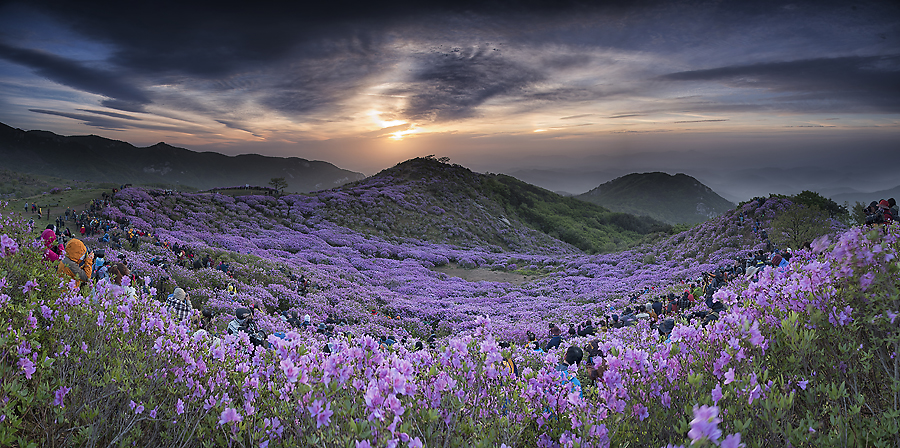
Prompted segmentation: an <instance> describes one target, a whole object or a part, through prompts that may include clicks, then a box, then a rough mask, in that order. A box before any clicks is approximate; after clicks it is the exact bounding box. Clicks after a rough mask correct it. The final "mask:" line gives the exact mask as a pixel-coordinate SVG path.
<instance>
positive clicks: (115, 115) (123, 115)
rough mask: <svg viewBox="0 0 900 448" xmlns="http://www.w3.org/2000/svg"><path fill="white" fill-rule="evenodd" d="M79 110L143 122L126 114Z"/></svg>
mask: <svg viewBox="0 0 900 448" xmlns="http://www.w3.org/2000/svg"><path fill="white" fill-rule="evenodd" d="M78 110H80V111H82V112H90V113H92V114H97V115H106V116H107V117H113V118H122V119H125V120H135V121H140V120H141V119H140V118H138V117H132V116H131V115H125V114H120V113H116V112H107V111H105V110H94V109H78ZM32 112H33V111H32Z"/></svg>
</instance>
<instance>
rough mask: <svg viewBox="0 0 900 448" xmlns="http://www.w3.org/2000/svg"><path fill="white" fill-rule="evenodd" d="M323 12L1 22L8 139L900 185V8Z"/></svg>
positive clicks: (592, 175) (106, 9) (4, 18)
mask: <svg viewBox="0 0 900 448" xmlns="http://www.w3.org/2000/svg"><path fill="white" fill-rule="evenodd" d="M131 3H134V4H131ZM279 3H280V2H279ZM316 3H321V4H315V5H310V4H308V2H295V4H294V5H293V6H288V7H285V6H281V5H278V6H275V5H272V6H266V5H261V4H257V3H253V2H243V3H235V4H229V3H228V2H222V3H218V4H216V5H215V6H206V5H209V4H208V3H206V4H205V5H201V4H192V3H191V2H172V3H168V2H158V1H154V2H90V1H87V2H71V1H43V0H28V1H25V2H16V1H12V2H10V1H7V2H2V3H0V122H3V123H5V124H8V125H10V126H13V127H17V128H20V129H25V130H32V129H41V130H49V131H52V132H55V133H57V134H61V135H84V134H96V135H101V136H104V137H108V138H113V139H117V140H123V141H127V142H129V143H132V144H135V145H137V146H149V145H152V144H155V143H157V142H160V141H163V142H166V143H168V144H171V145H174V146H181V147H186V148H189V149H192V150H198V151H216V152H221V153H225V154H230V155H235V154H245V153H258V154H265V155H273V156H286V157H288V156H291V157H302V158H306V159H310V160H324V161H327V162H331V163H333V164H335V165H337V166H339V167H341V168H345V169H350V170H354V171H358V172H362V173H364V174H367V175H371V174H374V173H376V172H378V171H380V170H382V169H385V168H389V167H391V166H393V165H395V164H397V163H399V162H401V161H403V160H406V159H409V158H412V157H417V156H424V155H429V154H434V155H436V156H438V157H449V158H450V159H451V162H453V163H458V164H461V165H463V166H466V167H468V168H470V169H472V170H474V171H478V172H493V173H509V174H514V175H516V176H518V177H520V178H522V179H523V180H526V181H529V182H532V183H535V184H537V185H541V186H543V187H545V188H549V189H552V190H557V191H568V192H571V193H582V192H584V191H587V190H589V189H590V188H593V187H595V186H597V185H599V183H602V182H605V181H607V180H610V179H612V178H613V177H616V176H619V175H624V174H627V173H630V172H635V171H636V172H647V171H664V172H669V173H672V174H674V173H676V172H684V173H687V174H690V175H693V176H695V177H697V178H698V179H700V180H701V181H703V182H704V183H706V184H707V185H709V186H711V187H713V189H714V190H716V191H717V192H719V193H720V194H722V195H723V196H725V197H726V198H727V199H730V200H735V201H736V200H742V199H747V198H749V197H752V196H754V195H759V194H767V193H772V192H775V193H796V192H799V191H800V190H801V189H807V188H809V189H814V190H816V191H820V192H824V193H823V194H837V193H842V192H848V191H851V190H857V191H875V190H881V189H887V188H891V187H895V186H897V185H900V176H898V173H900V3H897V2H854V1H844V2H829V1H814V2H729V1H683V2H679V1H666V2H642V1H622V2H578V1H548V2H544V1H541V0H531V1H525V2H513V1H455V2H388V3H378V2H369V3H365V4H356V3H348V2H316Z"/></svg>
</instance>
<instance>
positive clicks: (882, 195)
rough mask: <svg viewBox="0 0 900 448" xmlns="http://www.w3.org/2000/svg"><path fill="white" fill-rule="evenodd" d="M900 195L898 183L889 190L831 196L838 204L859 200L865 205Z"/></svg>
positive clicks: (851, 203)
mask: <svg viewBox="0 0 900 448" xmlns="http://www.w3.org/2000/svg"><path fill="white" fill-rule="evenodd" d="M897 197H900V185H897V186H896V187H894V188H889V189H887V190H879V191H873V192H871V193H865V192H857V193H842V194H835V195H832V196H831V199H832V200H834V201H835V202H837V203H838V204H843V203H844V202H846V203H848V204H849V205H851V206H852V205H853V204H855V203H857V202H859V203H861V204H865V205H869V203H870V202H872V201H878V200H881V199H887V198H897Z"/></svg>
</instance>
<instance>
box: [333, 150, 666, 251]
mask: <svg viewBox="0 0 900 448" xmlns="http://www.w3.org/2000/svg"><path fill="white" fill-rule="evenodd" d="M318 199H319V201H321V203H322V204H323V205H324V207H323V208H322V210H321V211H322V213H323V214H324V215H323V216H326V217H327V218H328V219H330V220H331V221H333V222H335V223H337V224H339V225H342V226H346V227H349V228H352V229H354V230H358V231H364V232H375V233H379V234H382V235H396V236H401V237H406V238H416V239H421V240H427V241H431V242H440V243H449V244H455V245H460V246H463V247H476V246H483V247H494V248H495V250H501V249H502V250H517V251H528V252H530V251H534V250H543V251H547V250H551V251H558V250H563V251H565V252H568V251H571V247H569V248H567V249H566V248H560V247H559V246H560V244H559V242H560V241H562V242H565V243H567V244H568V245H571V246H575V247H576V248H578V249H580V250H582V251H585V252H587V253H599V252H612V251H615V250H621V249H624V248H626V247H629V246H631V245H633V244H635V243H637V242H639V241H642V240H644V239H645V238H648V237H652V236H653V235H656V234H659V233H660V232H663V233H665V232H669V231H671V227H670V226H668V225H666V224H664V223H661V222H658V221H654V220H647V219H639V218H637V217H635V216H632V215H628V214H625V213H616V212H611V211H609V210H607V209H605V208H603V207H600V206H597V205H595V204H589V203H586V202H583V201H579V200H577V199H575V198H571V197H563V196H560V195H558V194H556V193H553V192H551V191H548V190H545V189H543V188H540V187H536V186H534V185H530V184H527V183H525V182H522V181H520V180H518V179H515V178H513V177H510V176H506V175H502V174H496V175H495V174H487V175H486V174H478V173H474V172H472V171H471V170H469V169H467V168H465V167H462V166H460V165H451V164H448V163H443V162H441V161H438V160H435V159H433V158H429V157H425V158H416V159H411V160H408V161H406V162H403V163H400V164H398V165H396V166H394V167H392V168H389V169H387V170H384V171H382V172H380V173H378V174H376V175H374V176H372V177H369V178H366V179H364V180H361V181H358V182H353V183H350V184H347V185H343V186H341V187H340V188H337V189H335V190H333V191H330V192H323V193H322V194H319V195H318Z"/></svg>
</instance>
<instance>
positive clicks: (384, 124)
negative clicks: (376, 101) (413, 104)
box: [366, 109, 407, 129]
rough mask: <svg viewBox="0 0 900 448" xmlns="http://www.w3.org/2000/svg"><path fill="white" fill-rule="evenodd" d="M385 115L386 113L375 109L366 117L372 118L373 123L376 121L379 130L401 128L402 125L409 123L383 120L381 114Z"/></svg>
mask: <svg viewBox="0 0 900 448" xmlns="http://www.w3.org/2000/svg"><path fill="white" fill-rule="evenodd" d="M383 113H384V112H381V111H378V110H374V109H373V110H370V111H369V112H367V113H366V115H368V116H369V117H371V118H372V121H374V122H375V124H377V125H378V127H379V129H384V128H389V127H391V126H400V125H401V124H406V123H407V121H406V120H382V119H381V114H383Z"/></svg>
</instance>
